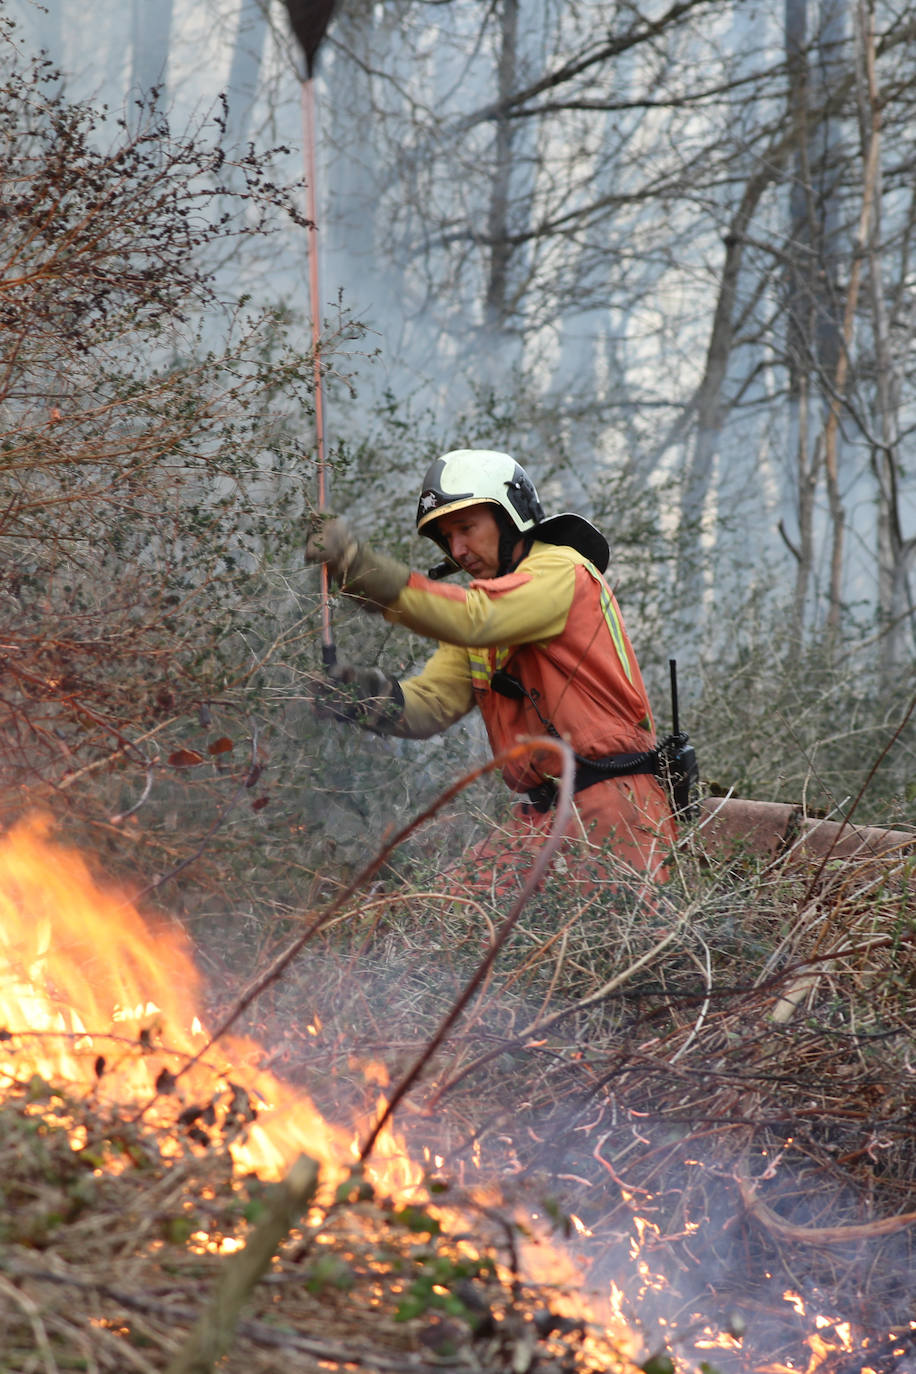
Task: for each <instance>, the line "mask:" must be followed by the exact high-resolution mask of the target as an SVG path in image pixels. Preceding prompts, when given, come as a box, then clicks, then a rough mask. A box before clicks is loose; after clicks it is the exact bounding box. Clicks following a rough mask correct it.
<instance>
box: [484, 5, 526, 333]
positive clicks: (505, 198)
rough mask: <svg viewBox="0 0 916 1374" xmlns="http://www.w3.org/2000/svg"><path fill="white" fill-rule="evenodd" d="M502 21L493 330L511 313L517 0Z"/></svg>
mask: <svg viewBox="0 0 916 1374" xmlns="http://www.w3.org/2000/svg"><path fill="white" fill-rule="evenodd" d="M501 20H502V22H501V32H500V40H501V41H500V50H499V67H498V71H497V87H498V91H497V100H498V101H499V106H500V109H499V113H498V114H497V115H496V137H495V140H494V143H495V146H494V153H493V178H492V181H491V183H490V206H489V213H488V215H487V238H488V241H489V245H490V258H489V270H488V274H487V288H486V297H485V304H484V309H485V314H486V321H487V325H488V327H489V328H490V329H492V330H500V329H502V328H503V327H504V326H505V322H506V319H507V317H508V313H509V302H508V292H509V267H510V263H511V261H512V247H511V244H510V238H509V234H510V226H509V203H510V184H511V179H512V143H513V121H512V120H511V119H510V117H509V109H508V102H509V100H510V98H511V97H512V95H513V94H514V93H515V67H516V45H517V42H518V0H502V5H501Z"/></svg>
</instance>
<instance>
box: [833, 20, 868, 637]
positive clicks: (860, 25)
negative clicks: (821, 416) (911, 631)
mask: <svg viewBox="0 0 916 1374" xmlns="http://www.w3.org/2000/svg"><path fill="white" fill-rule="evenodd" d="M856 29H857V33H856V40H857V45H858V46H859V49H860V52H862V53H864V54H865V55H866V63H867V65H868V66H869V67H870V68H871V78H870V79H871V81H872V82H873V81H874V36H873V33H872V27H871V17H870V16H868V15H866V13H865V7H864V5H863V4H862V3H861V0H860V3H859V6H858V12H857V24H856ZM878 121H879V116H878V110H877V105H875V106H873V107H872V116H871V121H870V125H869V127H868V129H867V130H866V131H865V147H864V151H863V162H864V166H863V170H862V204H861V207H860V210H859V223H858V226H857V229H856V235H855V240H854V243H853V250H852V259H851V265H850V271H849V284H848V286H847V288H846V301H845V305H844V310H843V324H842V335H841V347H840V352H839V356H838V358H837V362H836V368H835V370H834V375H833V377H832V378H831V389H830V396H829V400H828V407H827V419H826V422H825V424H824V430H823V439H824V471H825V473H826V479H827V498H828V501H829V505H830V518H831V524H832V540H831V550H830V589H829V609H828V613H827V630H828V634H829V636H830V637H831V638H835V636H836V634H837V631H838V630H839V621H840V611H841V608H842V578H843V549H844V540H845V513H844V510H843V505H842V501H841V498H840V481H839V462H838V455H837V449H838V437H839V426H840V413H841V411H842V409H843V404H844V398H845V395H846V387H847V383H848V380H849V368H850V357H851V353H852V345H853V333H854V328H855V318H856V309H857V307H858V303H859V290H860V285H861V279H862V262H863V258H864V256H865V253H866V248H867V244H868V242H869V239H870V236H871V224H872V215H873V210H874V204H875V193H876V187H877V179H878V167H879V161H878V154H879V150H880V146H881V140H880V128H879V122H878Z"/></svg>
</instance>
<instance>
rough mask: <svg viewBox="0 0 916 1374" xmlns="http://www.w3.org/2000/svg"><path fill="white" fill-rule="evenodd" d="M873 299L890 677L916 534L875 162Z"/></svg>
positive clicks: (865, 64) (908, 603)
mask: <svg viewBox="0 0 916 1374" xmlns="http://www.w3.org/2000/svg"><path fill="white" fill-rule="evenodd" d="M857 17H858V24H859V31H860V33H861V35H862V42H861V73H860V81H859V120H860V125H861V129H862V139H863V144H864V145H865V146H866V148H867V147H868V146H869V141H870V140H871V141H874V142H875V143H877V142H878V140H879V138H880V129H881V104H880V96H879V92H878V84H877V78H876V74H875V44H874V24H873V15H872V13H871V6H870V5H869V6H866V4H865V0H858V16H857ZM867 261H868V283H869V299H870V306H871V319H872V333H873V338H874V355H875V393H876V395H875V400H876V406H877V411H878V424H879V427H880V428H879V434H878V435H877V436H876V438H877V441H878V442H877V443H876V444H875V445H874V447H873V451H872V468H873V470H874V473H875V477H876V480H877V483H878V513H877V529H876V553H877V559H878V619H879V622H880V623H881V625H882V626H883V627H884V635H883V638H882V640H881V650H880V660H881V676H882V678H883V679H884V681H885V683H888V684H889V683H890V680H891V678H892V676H893V673H894V670H895V668H896V667H897V665H898V663H899V662H900V661H901V659H902V657H903V642H904V629H905V623H906V620H907V619H909V620H910V622H911V623H910V635H911V637H912V636H913V635H914V624H913V612H914V607H913V599H912V594H911V590H910V587H909V578H908V574H909V565H910V563H911V562H912V560H913V557H914V554H916V538H913V539H910V540H905V539H904V537H903V527H902V522H901V516H900V499H899V497H900V482H899V477H900V453H899V444H900V427H899V409H900V375H899V370H898V368H897V365H896V363H895V360H894V352H893V348H892V346H891V330H890V321H889V319H888V310H887V302H886V299H885V291H884V271H883V261H882V254H881V168H880V160H879V161H878V165H877V166H876V168H875V187H874V211H873V215H872V222H871V232H870V234H869V240H868V247H867Z"/></svg>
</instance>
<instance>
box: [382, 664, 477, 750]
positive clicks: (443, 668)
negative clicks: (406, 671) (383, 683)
mask: <svg viewBox="0 0 916 1374" xmlns="http://www.w3.org/2000/svg"><path fill="white" fill-rule="evenodd" d="M401 690H402V691H403V693H404V711H403V714H402V716H401V719H400V722H399V723H398V725H397V727H396V728H395V730H394V732H393V733H394V734H396V735H404V736H406V737H407V738H408V739H428V738H429V736H430V735H437V734H438V733H439V731H440V730H446V729H447V728H448V727H449V726H450V725H454V723H455V721H456V720H460V719H461V717H462V716H464V715H466V714H467V713H468V711H470V709H471V707H472V706H473V704H474V693H473V691H472V688H471V668H470V664H469V663H468V656H467V651H466V650H465V649H463V648H461V647H460V646H458V645H455V644H440V645H439V648H438V649H437V650H436V652H435V653H434V654H433V656H432V658H431V659H430V660H429V662H428V663H427V664H426V666H425V668H423V670H422V672H420V673H418V674H417V675H416V677H409V678H405V679H403V680H402V682H401Z"/></svg>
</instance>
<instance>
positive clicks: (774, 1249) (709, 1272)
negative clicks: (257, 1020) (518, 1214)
mask: <svg viewBox="0 0 916 1374" xmlns="http://www.w3.org/2000/svg"><path fill="white" fill-rule="evenodd" d="M701 839H702V837H701V836H700V837H697V836H694V837H691V838H690V839H688V840H687V841H686V842H685V845H684V848H683V850H682V853H681V855H680V857H679V861H678V865H677V871H676V872H675V874H674V876H673V879H672V881H671V882H670V883H669V885H668V886H667V887H666V888H665V889H664V890H663V891H662V892H661V893H660V894H657V895H656V896H654V897H653V898H652V899H647V897H646V894H645V893H644V892H643V891H641V889H640V888H639V886H638V885H637V884H636V883H635V882H632V881H628V880H627V879H626V877H625V876H623V877H622V876H621V874H620V873H619V872H613V871H610V870H609V869H608V866H607V864H606V861H602V860H600V859H598V858H596V857H595V856H592V860H591V872H590V873H589V875H588V879H589V881H588V883H587V884H586V885H584V886H579V887H578V888H577V887H576V885H575V884H574V883H573V882H572V881H571V879H570V876H569V874H567V876H566V877H565V878H561V879H556V878H554V879H551V880H550V881H549V882H548V883H547V885H546V886H545V888H544V889H543V890H542V891H541V893H540V894H538V896H537V897H536V898H535V899H534V900H533V901H532V902H530V903H529V905H528V907H527V908H526V910H525V913H524V915H523V917H522V919H521V920H520V922H519V924H518V926H517V927H516V929H515V930H514V931H513V934H512V936H511V939H510V942H509V943H508V945H507V947H506V948H505V949H504V951H503V953H502V955H501V956H500V959H499V961H498V962H497V965H496V966H495V968H494V970H493V971H492V972H491V974H490V975H489V976H488V978H487V980H486V981H485V983H484V984H483V986H482V987H481V988H480V989H479V991H478V993H477V995H476V996H475V998H474V1000H473V1002H472V1004H471V1006H470V1007H469V1009H468V1011H467V1013H466V1015H465V1016H464V1018H463V1020H462V1022H461V1023H460V1025H459V1027H458V1028H457V1029H456V1031H455V1033H454V1034H453V1035H452V1036H451V1037H450V1039H449V1041H448V1043H447V1045H446V1046H445V1048H444V1050H443V1052H442V1053H441V1054H440V1055H439V1056H438V1058H437V1060H436V1062H435V1064H434V1065H432V1066H430V1069H429V1072H428V1074H427V1076H426V1078H425V1080H424V1082H423V1084H422V1086H421V1087H420V1089H419V1090H418V1091H417V1092H416V1093H415V1094H414V1095H413V1098H412V1101H411V1102H410V1103H409V1104H408V1110H407V1112H406V1113H405V1114H404V1116H403V1124H404V1126H405V1129H406V1130H407V1132H408V1135H409V1136H411V1137H412V1138H413V1139H414V1140H415V1141H416V1142H417V1143H418V1144H419V1143H421V1142H422V1143H423V1144H425V1145H427V1146H430V1147H431V1148H433V1149H436V1150H439V1151H441V1153H442V1154H443V1155H444V1156H445V1157H446V1158H447V1160H448V1167H449V1169H450V1170H452V1171H453V1172H454V1173H455V1174H456V1175H457V1176H459V1177H462V1178H469V1177H478V1176H480V1173H481V1171H482V1172H483V1173H484V1174H495V1175H497V1176H499V1177H500V1178H501V1180H502V1182H503V1185H504V1186H506V1185H507V1182H508V1181H510V1180H511V1183H512V1186H513V1187H514V1188H521V1189H523V1190H525V1191H527V1192H528V1193H531V1192H532V1191H533V1192H534V1193H535V1194H536V1195H537V1196H539V1197H543V1196H544V1195H546V1194H548V1193H549V1194H550V1195H551V1196H552V1197H553V1198H554V1199H555V1200H556V1202H557V1205H558V1206H559V1208H560V1209H561V1210H563V1211H568V1212H573V1213H575V1214H577V1215H578V1216H579V1217H580V1218H582V1219H583V1220H584V1222H585V1223H586V1224H587V1226H588V1227H589V1229H590V1231H591V1233H592V1236H591V1240H590V1241H589V1242H588V1243H587V1249H588V1251H589V1253H590V1254H591V1255H592V1257H593V1263H594V1271H593V1272H594V1274H595V1275H597V1276H599V1277H600V1278H601V1279H607V1278H610V1277H615V1278H617V1279H618V1281H619V1278H620V1276H621V1275H629V1276H630V1277H631V1278H632V1261H631V1258H630V1256H631V1252H632V1248H633V1244H634V1241H633V1238H634V1235H637V1234H638V1235H639V1236H641V1238H642V1247H643V1248H642V1254H643V1258H644V1259H645V1260H646V1261H647V1263H648V1264H649V1265H650V1267H651V1268H652V1269H653V1270H654V1271H657V1272H658V1274H659V1275H660V1276H661V1277H662V1278H663V1279H664V1280H665V1283H666V1285H667V1292H666V1294H665V1295H664V1296H659V1295H658V1294H657V1293H652V1292H645V1293H642V1294H641V1295H640V1300H639V1304H638V1306H639V1308H640V1315H641V1318H642V1320H643V1321H644V1322H645V1323H646V1324H647V1325H649V1326H651V1323H652V1321H653V1320H655V1319H657V1318H659V1317H663V1318H664V1320H665V1321H666V1322H667V1323H668V1329H669V1330H671V1329H672V1328H673V1329H674V1330H675V1331H676V1330H678V1329H679V1330H681V1331H684V1330H685V1329H686V1328H688V1327H692V1326H694V1325H695V1324H696V1323H697V1322H703V1321H706V1322H709V1323H711V1324H712V1325H714V1326H716V1325H717V1326H718V1327H719V1328H721V1327H722V1325H724V1324H726V1321H727V1316H728V1312H729V1311H730V1309H732V1308H736V1309H738V1310H739V1311H740V1312H741V1313H742V1314H744V1316H743V1320H747V1321H748V1323H749V1327H750V1329H749V1331H748V1334H747V1336H746V1337H745V1339H744V1342H743V1346H742V1350H743V1353H735V1352H732V1354H731V1355H727V1354H725V1355H721V1356H717V1358H719V1359H720V1360H722V1361H725V1363H723V1366H722V1367H723V1368H724V1367H726V1366H727V1361H728V1360H732V1361H734V1362H736V1363H734V1367H735V1368H741V1369H752V1368H756V1365H755V1363H754V1360H756V1359H760V1360H761V1361H762V1360H763V1359H764V1358H766V1357H770V1358H772V1357H773V1354H774V1351H776V1352H778V1351H782V1352H783V1356H784V1357H785V1355H786V1352H788V1351H794V1356H793V1358H799V1348H800V1342H802V1340H803V1339H804V1338H805V1337H806V1335H807V1334H808V1333H809V1332H810V1328H811V1316H810V1313H811V1312H812V1311H813V1310H819V1311H821V1312H826V1313H828V1314H829V1315H832V1316H834V1317H835V1318H836V1319H837V1320H841V1319H848V1320H850V1321H851V1322H852V1323H853V1326H854V1328H855V1331H856V1333H857V1335H856V1339H857V1340H858V1341H859V1343H860V1345H859V1347H858V1353H857V1355H856V1356H855V1357H851V1356H846V1355H842V1356H841V1355H839V1354H838V1355H837V1356H836V1357H835V1361H834V1363H833V1364H829V1363H828V1364H827V1365H825V1366H824V1367H825V1369H827V1368H836V1369H838V1370H839V1369H846V1368H848V1369H850V1370H851V1369H853V1368H858V1367H860V1366H855V1365H854V1364H847V1365H844V1364H843V1362H842V1361H843V1360H844V1359H846V1360H849V1359H852V1358H857V1359H859V1360H860V1362H861V1359H862V1358H863V1356H862V1353H861V1352H862V1350H863V1349H876V1348H877V1343H878V1342H879V1341H883V1340H885V1339H886V1338H887V1333H888V1332H889V1331H892V1332H894V1335H895V1339H897V1340H898V1341H903V1346H902V1347H899V1348H901V1349H905V1348H907V1346H908V1342H909V1340H910V1334H909V1333H910V1327H909V1322H910V1317H911V1302H910V1291H909V1277H908V1276H909V1274H910V1273H911V1272H912V1269H913V1267H914V1263H916V1254H914V1238H916V1227H914V1225H913V1223H914V1221H916V1216H914V1215H913V1214H914V1213H916V1115H914V1113H913V1107H912V1103H913V1100H914V1093H913V1083H914V1072H916V1044H914V1031H913V1026H912V1000H913V988H914V985H916V943H914V935H916V912H914V908H913V899H912V887H911V884H912V863H913V861H912V858H911V857H910V858H907V857H906V856H904V855H901V854H897V855H894V856H891V857H890V858H889V859H887V860H886V861H885V862H884V863H883V865H882V866H881V868H880V870H878V869H876V868H875V867H874V866H872V867H870V868H865V867H856V866H855V865H850V864H835V865H828V867H827V868H826V869H825V870H824V871H823V872H821V873H820V874H819V875H818V876H817V878H816V880H815V877H814V873H815V871H814V869H813V868H805V867H804V866H803V865H800V864H798V863H796V864H795V865H793V866H787V865H786V864H784V863H782V862H780V861H775V860H774V861H763V860H759V859H754V858H751V857H748V858H746V859H744V860H740V859H739V860H736V861H734V862H732V863H730V864H729V865H722V864H721V863H717V862H715V861H713V860H712V859H711V858H710V856H709V855H707V854H705V853H704V852H703V850H702V845H701ZM505 905H506V903H505V901H503V902H502V903H500V902H499V901H494V900H493V899H492V898H491V897H489V896H488V895H487V894H486V893H475V892H473V891H471V890H469V889H468V888H467V887H463V888H462V889H461V890H460V891H459V892H458V893H457V895H456V893H455V891H454V890H449V889H448V888H447V886H446V885H445V884H443V883H442V882H441V881H440V883H439V885H438V886H437V887H432V886H426V887H423V888H419V887H418V888H411V889H410V890H404V889H403V888H402V889H400V890H398V891H396V892H395V893H393V894H392V893H385V894H383V893H377V894H376V895H375V897H374V898H373V899H372V900H371V901H369V902H367V903H365V904H364V905H363V906H362V907H361V908H360V909H359V910H356V909H354V910H352V911H351V912H349V913H347V915H346V917H345V918H344V919H342V920H341V921H340V923H339V924H338V926H337V927H336V929H334V930H332V931H329V932H326V933H325V935H324V936H323V937H322V943H321V946H320V948H319V947H315V948H313V949H311V950H310V951H309V953H308V962H307V963H306V964H304V965H303V966H302V967H301V968H300V969H299V970H298V973H294V974H293V976H292V980H291V981H290V982H289V984H288V985H287V986H286V987H285V988H278V989H275V990H274V994H273V996H274V1001H273V1006H272V1008H271V1009H270V1011H269V1013H267V1012H266V1010H265V1008H264V1007H261V1008H260V1010H259V1014H260V1015H261V1017H262V1031H263V1033H264V1034H265V1035H266V1036H267V1037H268V1038H270V1036H271V1035H272V1034H273V1033H274V1032H275V1031H276V1029H277V1026H278V1024H279V1021H283V1022H285V1023H286V1024H287V1027H288V1025H289V1022H290V1021H291V1020H292V1019H293V1018H294V1016H295V1011H294V1007H295V1005H296V998H297V996H298V997H299V998H300V1001H299V1006H300V1007H301V1005H302V1002H301V996H302V993H303V989H304V988H305V987H306V986H307V987H308V1006H309V1008H311V1007H313V1006H314V1007H316V1008H317V1009H318V1010H319V1011H320V1013H321V1016H322V1018H323V1020H324V1031H323V1033H322V1036H321V1038H320V1043H319V1044H318V1045H312V1046H308V1047H306V1046H305V1045H303V1046H301V1054H298V1053H297V1049H296V1047H295V1046H292V1047H290V1051H289V1058H290V1065H289V1069H290V1072H291V1073H292V1074H293V1075H298V1076H300V1077H301V1079H302V1081H304V1082H306V1083H307V1084H308V1085H309V1086H310V1088H312V1087H313V1086H314V1083H315V1080H316V1078H319V1079H321V1080H323V1082H324V1083H325V1084H326V1085H330V1086H329V1087H328V1090H327V1096H328V1099H329V1105H330V1103H331V1100H333V1099H335V1098H336V1099H338V1100H339V1098H340V1096H341V1093H340V1087H341V1083H346V1082H347V1081H348V1079H349V1084H350V1089H351V1091H352V1094H353V1097H354V1099H358V1098H359V1094H360V1091H361V1089H360V1085H359V1083H358V1082H357V1081H356V1080H357V1078H358V1075H357V1074H356V1073H355V1072H354V1069H353V1061H354V1055H355V1057H356V1059H357V1060H360V1059H363V1058H365V1059H376V1060H382V1061H383V1062H384V1063H385V1064H386V1065H387V1067H388V1070H389V1072H390V1074H391V1076H392V1079H393V1080H397V1078H398V1076H399V1075H400V1074H401V1073H403V1072H404V1070H405V1068H406V1066H407V1065H408V1064H410V1063H412V1062H413V1060H414V1059H415V1057H416V1055H417V1054H418V1053H421V1052H422V1047H423V1044H424V1043H425V1041H426V1040H427V1039H428V1037H429V1036H430V1035H431V1034H432V1032H433V1030H434V1028H435V1026H436V1025H437V1024H438V1022H439V1019H440V1018H441V1016H442V1015H443V1014H444V1013H445V1011H446V1010H447V1009H448V1006H449V1005H450V1004H451V1002H452V1000H453V999H454V998H455V996H456V995H457V994H458V992H459V991H460V989H461V988H462V986H463V985H464V982H465V981H466V980H467V978H468V977H469V976H470V974H471V972H472V970H473V969H474V968H475V967H476V965H477V963H478V962H479V960H480V959H481V957H482V956H483V954H484V952H485V949H486V947H487V944H488V941H489V940H490V939H491V938H492V933H493V931H494V929H495V928H496V926H497V924H498V922H499V920H500V917H501V913H502V912H503V911H504V910H505ZM275 1018H279V1021H278V1019H275ZM288 1034H289V1031H288V1029H287V1035H288ZM344 1047H346V1055H347V1063H346V1065H345V1064H344V1063H343V1056H344ZM316 1066H319V1067H318V1068H317V1072H316ZM319 1091H320V1090H319ZM343 1096H346V1093H343ZM332 1109H333V1108H332ZM787 1289H792V1290H794V1291H797V1292H799V1293H801V1294H802V1296H803V1297H804V1299H805V1301H806V1303H807V1306H808V1313H809V1315H807V1316H806V1317H800V1316H798V1315H797V1314H795V1313H794V1312H793V1310H792V1309H791V1308H790V1307H789V1306H788V1304H787V1303H786V1301H785V1299H784V1297H783V1293H784V1291H785V1290H787ZM863 1341H864V1342H865V1345H864V1346H862V1345H861V1343H862V1342H863ZM894 1348H898V1347H894ZM727 1367H732V1366H731V1365H728V1366H727ZM876 1367H880V1363H879V1365H877V1366H876ZM890 1367H892V1366H890V1365H888V1368H890Z"/></svg>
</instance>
